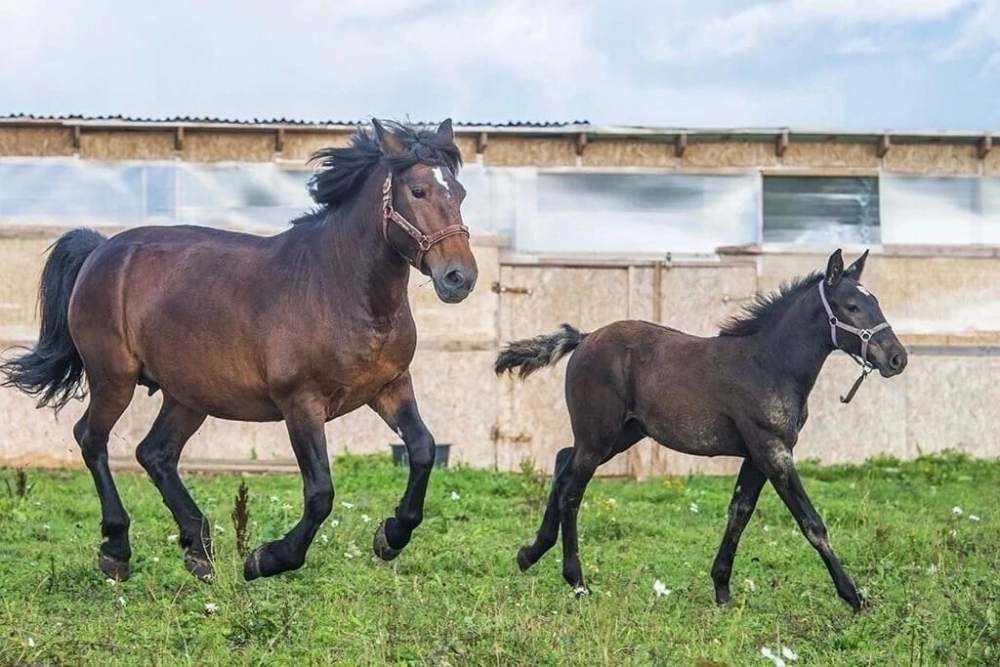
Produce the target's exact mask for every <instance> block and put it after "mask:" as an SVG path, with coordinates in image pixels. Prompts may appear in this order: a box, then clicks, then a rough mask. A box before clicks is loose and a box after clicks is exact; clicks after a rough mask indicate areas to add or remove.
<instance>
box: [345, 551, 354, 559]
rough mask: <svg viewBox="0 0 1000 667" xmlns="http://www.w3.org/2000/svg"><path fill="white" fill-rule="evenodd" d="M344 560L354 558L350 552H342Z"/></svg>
mask: <svg viewBox="0 0 1000 667" xmlns="http://www.w3.org/2000/svg"><path fill="white" fill-rule="evenodd" d="M344 558H346V559H347V560H350V559H352V558H354V554H352V553H351V552H350V551H345V552H344Z"/></svg>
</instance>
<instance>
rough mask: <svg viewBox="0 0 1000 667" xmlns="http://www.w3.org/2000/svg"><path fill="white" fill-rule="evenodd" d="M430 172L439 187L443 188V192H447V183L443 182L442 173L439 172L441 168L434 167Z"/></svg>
mask: <svg viewBox="0 0 1000 667" xmlns="http://www.w3.org/2000/svg"><path fill="white" fill-rule="evenodd" d="M431 171H433V172H434V178H435V179H436V180H437V182H438V183H440V184H441V187H442V188H444V191H445V192H448V191H449V189H448V181H446V180H444V172H443V171H441V167H434V168H433V169H431Z"/></svg>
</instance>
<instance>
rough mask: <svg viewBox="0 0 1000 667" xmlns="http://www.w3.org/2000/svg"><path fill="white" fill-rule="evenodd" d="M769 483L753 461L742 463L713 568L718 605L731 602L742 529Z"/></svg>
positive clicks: (746, 460) (713, 580) (748, 460)
mask: <svg viewBox="0 0 1000 667" xmlns="http://www.w3.org/2000/svg"><path fill="white" fill-rule="evenodd" d="M766 481H767V477H766V476H765V475H764V473H762V472H761V471H760V470H758V469H757V466H755V465H754V464H753V462H751V461H750V459H745V460H744V461H743V466H742V467H741V468H740V474H739V476H738V477H737V478H736V488H735V489H734V491H733V499H732V500H731V501H730V503H729V522H728V523H727V524H726V532H725V534H724V535H723V536H722V543H721V544H720V545H719V553H718V554H717V555H716V556H715V563H714V564H713V565H712V582H713V583H714V584H715V601H716V602H717V603H718V604H726V603H727V602H729V577H730V575H732V573H733V560H734V559H735V558H736V548H737V547H738V546H739V544H740V536H741V535H742V534H743V529H744V528H746V526H747V522H748V521H750V517H751V516H752V515H753V511H754V508H755V507H756V506H757V499H758V498H760V492H761V489H763V488H764V483H765V482H766Z"/></svg>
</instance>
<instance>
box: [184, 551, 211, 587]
mask: <svg viewBox="0 0 1000 667" xmlns="http://www.w3.org/2000/svg"><path fill="white" fill-rule="evenodd" d="M184 567H186V568H187V571H188V572H190V573H191V574H193V575H194V576H195V577H197V578H198V579H199V580H201V581H203V582H205V583H212V581H214V580H215V568H214V567H212V563H211V561H209V560H208V558H206V557H205V556H204V554H194V553H186V554H184Z"/></svg>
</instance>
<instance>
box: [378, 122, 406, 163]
mask: <svg viewBox="0 0 1000 667" xmlns="http://www.w3.org/2000/svg"><path fill="white" fill-rule="evenodd" d="M372 128H373V129H374V130H375V138H376V139H378V144H379V146H381V147H382V153H383V154H384V155H386V156H387V157H392V156H394V155H402V154H403V153H405V152H406V146H405V145H404V144H403V142H402V141H400V139H399V137H397V136H396V135H395V134H393V133H392V131H390V130H387V129H386V128H385V126H384V125H382V123H380V122H379V121H378V119H377V118H372Z"/></svg>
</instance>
